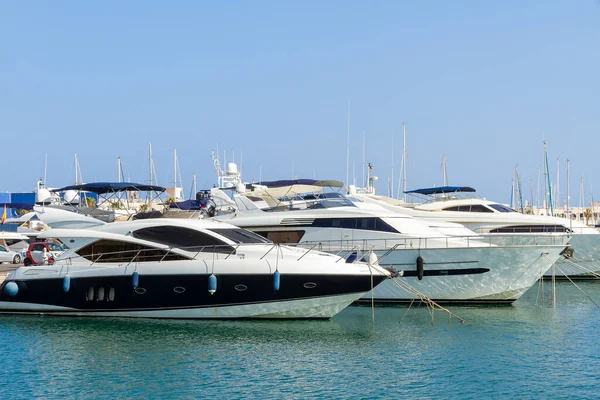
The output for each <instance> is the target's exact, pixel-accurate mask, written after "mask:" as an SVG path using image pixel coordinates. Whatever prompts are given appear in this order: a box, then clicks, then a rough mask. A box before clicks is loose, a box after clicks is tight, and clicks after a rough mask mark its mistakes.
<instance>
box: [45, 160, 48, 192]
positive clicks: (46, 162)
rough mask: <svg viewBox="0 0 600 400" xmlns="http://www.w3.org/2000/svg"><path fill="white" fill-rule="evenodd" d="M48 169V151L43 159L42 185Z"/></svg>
mask: <svg viewBox="0 0 600 400" xmlns="http://www.w3.org/2000/svg"><path fill="white" fill-rule="evenodd" d="M47 171H48V153H46V158H45V159H44V185H45V184H46V172H47Z"/></svg>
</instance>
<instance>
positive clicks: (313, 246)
mask: <svg viewBox="0 0 600 400" xmlns="http://www.w3.org/2000/svg"><path fill="white" fill-rule="evenodd" d="M316 246H317V243H315V244H313V245H312V246H311V248H310V249H308V250H306V252H305V253H304V254H302V255H301V256H300V257H299V258H298V259H297V260H296V261H300V260H301V259H302V257H304V256H305V255H307V254H308V253H310V251H311V250H312V249H314V248H315V247H316Z"/></svg>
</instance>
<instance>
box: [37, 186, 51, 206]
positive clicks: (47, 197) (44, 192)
mask: <svg viewBox="0 0 600 400" xmlns="http://www.w3.org/2000/svg"><path fill="white" fill-rule="evenodd" d="M35 202H36V203H37V204H50V203H51V202H52V193H51V192H50V191H49V190H48V189H44V188H40V189H38V191H37V193H36V194H35Z"/></svg>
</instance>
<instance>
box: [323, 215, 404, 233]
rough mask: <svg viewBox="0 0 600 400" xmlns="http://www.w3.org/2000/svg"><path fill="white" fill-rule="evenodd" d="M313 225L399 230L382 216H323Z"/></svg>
mask: <svg viewBox="0 0 600 400" xmlns="http://www.w3.org/2000/svg"><path fill="white" fill-rule="evenodd" d="M312 226H314V227H318V228H340V227H342V228H346V229H361V230H371V231H380V232H394V233H398V231H397V230H395V229H394V228H392V227H391V226H390V225H388V224H387V223H385V222H384V221H382V220H381V218H321V219H316V220H314V222H313V223H312Z"/></svg>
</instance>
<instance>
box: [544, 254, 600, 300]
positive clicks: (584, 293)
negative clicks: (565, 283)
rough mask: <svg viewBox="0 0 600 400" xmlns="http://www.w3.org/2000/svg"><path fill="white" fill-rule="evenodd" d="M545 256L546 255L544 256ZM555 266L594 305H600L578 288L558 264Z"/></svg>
mask: <svg viewBox="0 0 600 400" xmlns="http://www.w3.org/2000/svg"><path fill="white" fill-rule="evenodd" d="M546 257H547V256H546ZM567 261H568V260H567ZM573 264H575V263H573ZM555 267H556V268H557V269H558V271H559V272H560V273H561V274H563V275H564V276H565V278H567V279H568V280H569V282H571V283H572V284H573V286H575V287H576V288H577V289H578V290H579V291H580V292H581V293H583V295H584V296H585V297H587V298H588V299H589V300H590V301H591V302H592V303H594V305H595V306H596V307H598V308H600V305H598V303H596V302H595V301H594V299H592V298H591V297H590V296H589V295H588V294H587V293H586V292H585V291H584V290H583V289H582V288H580V287H579V286H578V285H577V284H576V283H575V282H573V280H572V279H571V278H569V275H567V274H565V273H564V271H563V270H562V269H560V267H559V266H558V265H556V264H555Z"/></svg>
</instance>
